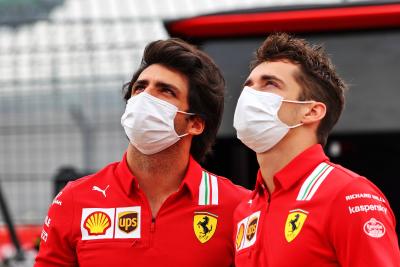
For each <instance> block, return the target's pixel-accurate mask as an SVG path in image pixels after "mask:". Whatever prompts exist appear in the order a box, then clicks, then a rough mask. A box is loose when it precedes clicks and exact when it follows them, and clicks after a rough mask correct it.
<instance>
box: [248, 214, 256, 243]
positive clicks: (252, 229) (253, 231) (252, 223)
mask: <svg viewBox="0 0 400 267" xmlns="http://www.w3.org/2000/svg"><path fill="white" fill-rule="evenodd" d="M257 222H258V217H255V218H253V219H250V221H249V224H248V226H247V232H246V238H247V240H249V241H250V240H251V239H253V237H254V235H255V234H256V231H257Z"/></svg>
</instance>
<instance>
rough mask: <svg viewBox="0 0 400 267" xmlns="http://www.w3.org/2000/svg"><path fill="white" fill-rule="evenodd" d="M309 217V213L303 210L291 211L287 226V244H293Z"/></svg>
mask: <svg viewBox="0 0 400 267" xmlns="http://www.w3.org/2000/svg"><path fill="white" fill-rule="evenodd" d="M307 216H308V212H307V211H305V210H301V209H296V210H291V211H289V215H288V217H287V219H286V225H285V238H286V241H287V242H289V243H290V242H292V241H293V239H295V238H296V236H297V235H298V234H299V233H300V231H301V228H302V227H303V225H304V223H305V221H306V219H307Z"/></svg>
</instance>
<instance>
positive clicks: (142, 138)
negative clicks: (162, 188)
mask: <svg viewBox="0 0 400 267" xmlns="http://www.w3.org/2000/svg"><path fill="white" fill-rule="evenodd" d="M177 112H179V113H183V114H187V115H194V114H193V113H186V112H183V111H178V108H177V107H176V106H174V105H172V104H170V103H168V102H166V101H164V100H161V99H159V98H157V97H154V96H152V95H149V94H147V93H145V92H142V93H140V94H138V95H135V96H132V97H131V98H130V99H129V100H128V103H127V104H126V109H125V113H124V114H123V115H122V117H121V124H122V126H123V127H124V130H125V133H126V135H127V136H128V138H129V141H130V142H131V144H132V145H133V146H135V147H136V148H137V149H138V150H139V151H140V152H142V153H143V154H146V155H151V154H155V153H158V152H160V151H162V150H164V149H166V148H168V147H170V146H171V145H173V144H175V143H176V142H178V140H179V139H180V138H181V137H183V136H186V135H188V134H187V133H186V134H183V135H178V134H177V133H176V131H175V127H174V119H175V116H176V113H177Z"/></svg>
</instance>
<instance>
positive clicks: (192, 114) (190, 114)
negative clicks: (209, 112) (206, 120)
mask: <svg viewBox="0 0 400 267" xmlns="http://www.w3.org/2000/svg"><path fill="white" fill-rule="evenodd" d="M177 112H178V113H182V114H185V115H189V116H194V115H196V113H190V112H185V111H180V110H178V111H177Z"/></svg>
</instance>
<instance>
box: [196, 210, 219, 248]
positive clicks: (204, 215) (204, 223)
mask: <svg viewBox="0 0 400 267" xmlns="http://www.w3.org/2000/svg"><path fill="white" fill-rule="evenodd" d="M217 218H218V216H217V215H215V214H212V213H209V212H195V213H194V217H193V230H194V234H195V235H196V237H197V239H198V240H199V241H200V242H201V243H205V242H207V241H208V240H210V239H211V237H212V236H213V235H214V233H215V230H216V229H217V222H218V219H217Z"/></svg>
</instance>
